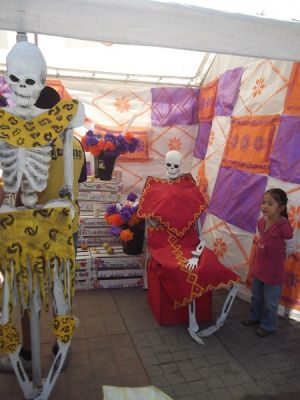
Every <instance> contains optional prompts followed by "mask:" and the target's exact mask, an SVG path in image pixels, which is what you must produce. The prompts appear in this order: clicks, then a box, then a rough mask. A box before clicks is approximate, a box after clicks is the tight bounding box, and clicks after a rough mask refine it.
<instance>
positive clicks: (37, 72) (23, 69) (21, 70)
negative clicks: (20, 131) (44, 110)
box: [6, 42, 47, 108]
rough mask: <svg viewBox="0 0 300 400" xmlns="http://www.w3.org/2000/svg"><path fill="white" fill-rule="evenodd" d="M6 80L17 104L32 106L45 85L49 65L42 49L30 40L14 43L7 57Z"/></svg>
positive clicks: (24, 106)
mask: <svg viewBox="0 0 300 400" xmlns="http://www.w3.org/2000/svg"><path fill="white" fill-rule="evenodd" d="M6 67H7V72H6V80H7V83H8V84H9V86H10V88H11V91H12V96H11V98H12V100H13V101H14V102H15V103H16V105H17V106H19V107H23V108H30V107H32V106H33V105H34V104H35V102H36V101H37V99H38V97H39V94H40V92H41V90H42V89H43V87H44V84H45V80H46V74H47V67H46V61H45V59H44V56H43V54H42V53H41V51H40V49H39V48H38V47H37V46H35V45H34V44H32V43H29V42H19V43H17V44H15V45H14V47H13V48H12V49H11V50H10V52H9V53H8V55H7V57H6Z"/></svg>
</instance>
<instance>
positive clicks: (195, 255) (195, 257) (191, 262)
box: [186, 218, 205, 270]
mask: <svg viewBox="0 0 300 400" xmlns="http://www.w3.org/2000/svg"><path fill="white" fill-rule="evenodd" d="M197 228H198V232H199V243H198V246H197V247H196V249H195V250H193V251H192V257H191V258H189V259H188V260H187V263H186V266H187V268H188V269H189V270H193V269H195V268H196V267H197V265H198V262H199V258H200V256H201V254H202V251H203V250H204V247H205V240H204V239H203V237H202V229H201V222H200V218H198V220H197Z"/></svg>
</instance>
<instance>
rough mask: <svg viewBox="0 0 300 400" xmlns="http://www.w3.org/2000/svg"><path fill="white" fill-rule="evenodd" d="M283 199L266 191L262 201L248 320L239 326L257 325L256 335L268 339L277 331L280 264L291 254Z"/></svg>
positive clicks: (290, 230)
mask: <svg viewBox="0 0 300 400" xmlns="http://www.w3.org/2000/svg"><path fill="white" fill-rule="evenodd" d="M287 201H288V199H287V195H286V193H285V192H284V191H283V190H281V189H278V188H276V189H270V190H268V191H267V192H266V193H265V194H264V197H263V201H262V205H261V211H262V213H263V217H262V218H261V219H260V220H259V221H258V231H259V240H258V245H257V253H256V256H255V260H254V265H253V282H252V297H251V308H250V319H248V320H244V321H243V325H245V326H254V325H258V327H257V329H256V334H257V335H258V336H261V337H264V336H269V335H271V334H272V333H274V332H275V331H276V328H277V310H278V305H279V300H280V293H281V288H282V284H283V275H284V261H285V258H286V255H287V253H290V252H293V248H292V247H293V246H291V244H292V241H293V228H292V227H291V225H290V223H289V220H288V215H287V208H286V205H287Z"/></svg>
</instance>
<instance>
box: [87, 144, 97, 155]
mask: <svg viewBox="0 0 300 400" xmlns="http://www.w3.org/2000/svg"><path fill="white" fill-rule="evenodd" d="M89 151H90V153H91V154H93V156H98V155H99V151H98V149H97V146H91V147H89Z"/></svg>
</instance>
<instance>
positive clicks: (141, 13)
mask: <svg viewBox="0 0 300 400" xmlns="http://www.w3.org/2000/svg"><path fill="white" fill-rule="evenodd" d="M285 5H286V2H285V4H283V7H285ZM0 27H1V29H3V30H14V31H19V32H32V33H41V34H48V35H56V36H63V37H67V38H77V39H84V40H94V41H101V42H111V43H120V44H131V45H140V46H158V47H164V48H167V47H168V48H175V49H184V50H192V51H203V52H214V53H223V54H232V55H243V56H249V57H262V58H272V59H283V60H288V61H295V60H299V56H300V50H299V42H300V40H299V39H300V24H299V23H298V22H295V21H280V20H273V19H269V18H264V17H255V16H246V15H242V14H234V13H228V12H221V11H216V10H212V9H206V8H202V7H198V6H190V5H181V4H174V3H161V2H156V1H149V0H122V1H118V0H85V1H74V0H64V1H57V0H53V1H51V2H44V1H42V0H38V1H34V0H23V1H18V0H2V1H1V15H0Z"/></svg>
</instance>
